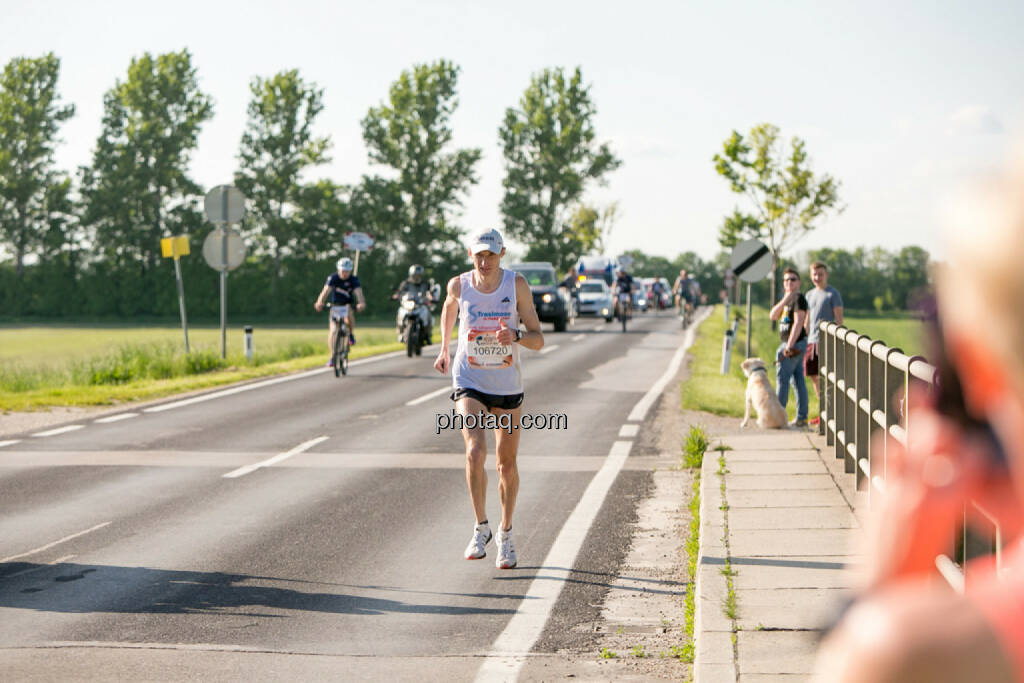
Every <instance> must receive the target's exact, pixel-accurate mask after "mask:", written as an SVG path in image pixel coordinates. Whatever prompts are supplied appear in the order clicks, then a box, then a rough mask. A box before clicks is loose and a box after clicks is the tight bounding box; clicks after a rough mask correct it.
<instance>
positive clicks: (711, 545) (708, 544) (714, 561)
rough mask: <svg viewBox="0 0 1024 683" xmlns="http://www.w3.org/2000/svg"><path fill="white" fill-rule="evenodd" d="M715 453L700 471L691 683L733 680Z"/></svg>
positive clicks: (708, 454) (725, 551)
mask: <svg viewBox="0 0 1024 683" xmlns="http://www.w3.org/2000/svg"><path fill="white" fill-rule="evenodd" d="M717 455H718V451H713V450H708V451H707V452H705V453H704V460H703V462H702V464H701V471H700V548H699V550H698V552H697V576H696V580H695V582H694V587H693V590H694V591H695V595H694V619H693V639H694V646H695V648H694V649H695V650H696V654H695V656H694V660H693V680H694V682H695V683H719V682H724V681H728V682H729V683H735V681H736V661H735V658H734V654H733V645H732V635H733V630H732V620H730V619H729V618H727V617H726V616H725V614H723V612H722V605H723V602H724V600H725V598H726V595H728V587H727V583H726V578H725V576H724V575H723V574H722V572H721V570H722V569H723V568H724V567H725V558H726V557H727V556H728V549H727V548H726V547H725V542H724V536H725V511H723V510H722V509H721V506H722V505H723V504H724V503H725V501H724V499H723V498H722V491H721V487H720V486H719V477H718V458H717Z"/></svg>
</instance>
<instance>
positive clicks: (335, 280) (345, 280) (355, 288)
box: [313, 256, 366, 366]
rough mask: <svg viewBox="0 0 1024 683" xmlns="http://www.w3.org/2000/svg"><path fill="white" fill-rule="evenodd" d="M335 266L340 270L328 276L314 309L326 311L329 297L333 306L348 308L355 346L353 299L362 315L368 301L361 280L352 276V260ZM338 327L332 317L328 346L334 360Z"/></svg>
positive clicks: (350, 339)
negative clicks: (335, 335) (335, 337)
mask: <svg viewBox="0 0 1024 683" xmlns="http://www.w3.org/2000/svg"><path fill="white" fill-rule="evenodd" d="M335 265H336V266H337V268H338V272H336V273H331V274H330V275H328V276H327V282H325V283H324V288H323V289H322V290H320V296H318V297H317V298H316V303H314V304H313V307H314V308H316V310H317V311H322V310H324V303H325V302H326V301H327V297H328V296H330V299H331V305H332V306H348V312H347V313H346V315H347V318H346V321H347V322H348V330H349V332H348V343H349V344H355V343H356V336H355V334H354V332H355V329H356V328H355V322H356V316H355V314H353V313H352V305H351V304H352V299H353V298H355V300H356V301H357V303H356V309H357V310H358V311H359V312H360V313H362V311H363V309H364V308H366V299H364V298H363V288H362V286H361V285H360V284H359V278H358V277H356V276H355V275H353V274H352V259H350V258H348V257H347V256H346V257H344V258H340V259H338V262H337V263H336V264H335ZM337 327H338V323H337V322H335V320H334V316H331V320H330V325H329V327H328V328H327V346H328V347H329V348H330V349H331V359H333V358H334V331H335V329H337ZM330 364H331V360H330V359H328V361H327V365H328V366H329V365H330Z"/></svg>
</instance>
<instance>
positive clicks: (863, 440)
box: [853, 334, 871, 491]
mask: <svg viewBox="0 0 1024 683" xmlns="http://www.w3.org/2000/svg"><path fill="white" fill-rule="evenodd" d="M855 348H856V350H857V351H856V353H857V355H856V359H857V366H856V373H857V379H856V382H857V384H856V386H855V389H856V392H857V393H856V399H854V402H853V403H854V410H855V411H856V412H855V413H854V414H855V415H856V416H857V418H856V419H857V431H856V434H855V435H854V437H853V438H854V441H853V443H854V444H855V451H854V465H856V467H857V490H858V491H863V490H864V487H865V486H870V485H871V478H870V474H869V473H870V469H869V468H870V462H871V455H870V448H871V422H870V420H871V411H870V409H869V410H865V409H864V406H862V405H861V399H866V398H867V397H868V396H869V395H870V394H869V393H868V392H869V385H868V382H869V380H868V377H869V373H868V367H869V363H870V356H869V355H868V352H869V351H870V349H871V337H869V336H867V335H866V334H865V335H860V336H858V337H857V338H856V347H855ZM865 470H867V471H865Z"/></svg>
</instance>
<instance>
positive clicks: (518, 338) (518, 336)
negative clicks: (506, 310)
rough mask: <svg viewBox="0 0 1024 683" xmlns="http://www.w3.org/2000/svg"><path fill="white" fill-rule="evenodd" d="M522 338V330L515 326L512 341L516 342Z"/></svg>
mask: <svg viewBox="0 0 1024 683" xmlns="http://www.w3.org/2000/svg"><path fill="white" fill-rule="evenodd" d="M522 338H523V331H522V330H521V329H519V328H518V327H517V328H516V338H515V339H514V340H513V341H514V342H515V343H517V344H518V343H519V340H520V339H522Z"/></svg>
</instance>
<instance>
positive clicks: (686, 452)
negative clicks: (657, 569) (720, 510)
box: [672, 425, 709, 663]
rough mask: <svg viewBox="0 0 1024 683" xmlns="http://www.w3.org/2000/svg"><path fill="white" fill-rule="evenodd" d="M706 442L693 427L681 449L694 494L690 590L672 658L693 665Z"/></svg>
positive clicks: (700, 428)
mask: <svg viewBox="0 0 1024 683" xmlns="http://www.w3.org/2000/svg"><path fill="white" fill-rule="evenodd" d="M708 443H709V438H708V434H707V431H706V430H705V429H704V427H703V426H701V425H692V426H691V427H690V431H689V433H688V434H687V435H686V442H685V444H684V446H683V456H682V457H683V465H684V466H685V467H687V468H689V469H690V470H692V471H693V490H692V492H691V494H690V505H689V508H690V534H689V535H688V536H687V538H686V569H687V572H688V575H689V577H690V589H689V590H688V591H686V598H685V599H684V602H683V644H682V646H680V647H679V648H673V649H672V655H673V656H675V657H678V658H679V659H681V660H682V661H684V662H690V663H692V662H693V658H694V655H695V654H696V643H695V641H694V637H693V628H694V618H695V616H696V608H697V603H696V598H697V596H696V591H695V590H694V587H695V586H696V581H697V556H698V555H699V553H700V468H701V466H702V465H703V464H704V452H705V451H706V450H707V447H708Z"/></svg>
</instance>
